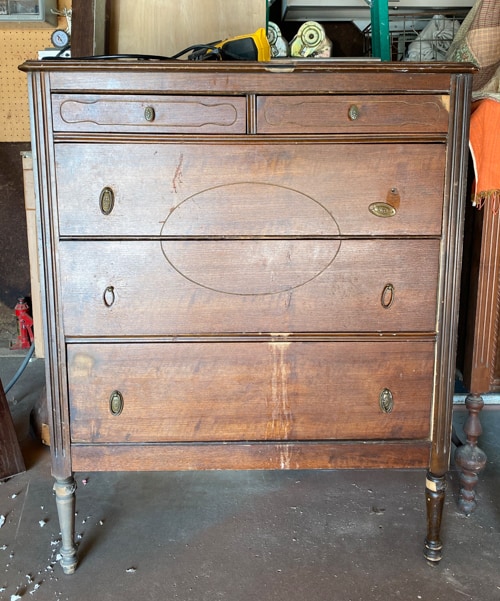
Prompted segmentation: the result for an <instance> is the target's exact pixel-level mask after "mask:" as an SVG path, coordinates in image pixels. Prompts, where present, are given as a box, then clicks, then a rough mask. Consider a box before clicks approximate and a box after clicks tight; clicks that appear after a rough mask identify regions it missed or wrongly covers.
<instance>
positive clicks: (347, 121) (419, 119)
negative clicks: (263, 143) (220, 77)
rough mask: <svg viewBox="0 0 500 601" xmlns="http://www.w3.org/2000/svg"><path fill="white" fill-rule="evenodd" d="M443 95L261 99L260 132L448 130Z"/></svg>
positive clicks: (259, 104)
mask: <svg viewBox="0 0 500 601" xmlns="http://www.w3.org/2000/svg"><path fill="white" fill-rule="evenodd" d="M447 101H448V97H447V96H446V97H443V96H430V95H421V96H408V95H406V96H399V95H390V96H385V95H384V96H377V95H376V94H373V95H372V94H370V95H366V96H365V95H363V96H296V97H294V96H259V97H258V99H257V132H258V133H265V134H271V133H301V134H321V133H357V132H363V133H388V132H395V133H398V134H399V133H401V132H412V133H415V132H425V133H430V132H434V133H445V132H446V131H448V120H449V109H448V102H447Z"/></svg>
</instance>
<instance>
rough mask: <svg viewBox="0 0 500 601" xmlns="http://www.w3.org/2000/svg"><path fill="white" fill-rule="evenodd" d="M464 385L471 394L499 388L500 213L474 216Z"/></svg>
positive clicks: (486, 207) (489, 212) (486, 211)
mask: <svg viewBox="0 0 500 601" xmlns="http://www.w3.org/2000/svg"><path fill="white" fill-rule="evenodd" d="M473 227H474V235H473V242H472V252H473V255H472V265H471V276H470V288H471V289H470V291H469V298H470V304H469V307H468V323H467V335H466V345H465V362H464V384H465V386H466V387H467V390H469V391H470V392H471V393H472V394H483V393H486V392H498V391H500V349H499V339H500V338H499V328H500V215H499V214H498V213H495V212H493V211H492V210H491V209H490V207H489V206H488V205H486V206H485V207H484V209H483V210H482V211H481V212H478V214H476V215H475V216H474V220H473Z"/></svg>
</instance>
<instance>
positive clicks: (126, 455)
mask: <svg viewBox="0 0 500 601" xmlns="http://www.w3.org/2000/svg"><path fill="white" fill-rule="evenodd" d="M23 69H25V70H26V71H28V72H29V81H30V90H31V95H32V107H33V119H34V125H35V127H34V131H35V138H34V140H33V145H34V148H35V149H36V152H35V154H36V157H38V159H37V161H36V164H37V183H38V197H39V198H38V199H39V207H38V208H39V219H40V221H41V232H42V245H41V248H42V249H43V261H42V263H43V267H44V269H43V282H44V294H45V302H46V318H47V329H48V333H49V336H48V339H47V352H46V356H47V360H48V364H49V381H48V397H49V402H50V405H51V414H50V415H51V418H52V423H51V430H52V447H51V449H52V453H53V473H54V476H55V478H56V497H57V502H58V507H59V508H60V512H61V523H62V526H61V527H62V528H64V535H63V546H64V553H63V562H62V564H63V568H64V570H65V571H66V572H68V573H69V572H71V571H73V570H74V567H75V565H76V548H75V546H74V544H73V542H72V538H71V536H72V528H73V525H72V522H71V516H70V509H69V508H70V507H71V502H72V501H73V500H74V488H73V481H72V474H73V470H74V469H85V470H87V469H97V470H106V469H120V470H121V469H134V470H136V469H147V470H149V469H152V470H156V469H235V468H236V469H301V468H302V469H309V468H315V469H321V468H367V467H371V468H374V467H377V468H382V467H387V468H402V467H425V468H427V469H428V470H429V471H428V476H427V484H426V490H427V499H428V502H427V510H428V520H427V525H428V528H427V538H426V550H425V554H426V557H427V558H428V559H429V560H431V561H439V559H440V557H441V546H442V545H441V541H440V524H441V512H442V507H443V503H444V484H443V483H444V479H445V475H446V472H447V470H448V466H449V458H450V444H451V441H450V432H451V415H452V404H453V380H454V372H455V352H456V325H457V318H458V289H459V277H460V264H461V239H462V229H461V227H462V212H463V207H464V196H465V189H464V185H463V180H464V179H465V177H464V174H465V170H466V164H467V132H468V109H469V104H470V78H471V70H470V69H469V68H468V67H466V66H463V65H462V66H460V67H459V66H457V65H444V64H436V65H433V66H429V65H418V64H416V65H415V64H411V65H406V64H405V65H404V67H402V66H401V65H396V64H394V65H392V64H376V65H375V64H373V63H368V64H363V63H359V64H357V63H349V64H346V63H338V64H335V63H331V64H330V63H315V62H314V61H312V62H311V61H298V62H297V63H296V64H295V63H289V64H283V63H279V64H272V65H262V64H256V63H248V64H247V63H245V64H235V63H227V64H211V65H210V64H187V65H180V64H178V63H170V62H165V63H160V62H155V63H151V64H144V63H142V64H141V63H137V62H130V63H128V62H123V61H121V62H119V63H110V62H100V61H96V62H94V61H93V62H92V63H90V64H89V63H84V62H78V61H65V62H64V64H49V63H44V62H37V63H28V64H26V65H25V66H24V67H23ZM193 95H197V96H198V95H199V96H198V99H197V100H196V101H195V102H194V103H193ZM207 97H208V98H209V100H206V98H207ZM89 100H91V101H92V103H94V102H95V104H94V105H93V106H92V107H90V105H89ZM201 100H202V101H201ZM354 102H355V103H356V105H355V108H356V110H351V109H353V104H354ZM111 107H112V108H111ZM172 107H173V112H171V113H169V110H170V108H172ZM190 107H191V108H192V107H195V108H194V110H193V111H192V110H191V108H190ZM214 107H218V108H216V114H218V115H219V116H218V117H217V118H218V119H220V117H221V115H222V120H221V121H220V122H219V123H217V124H214V123H213V122H212V117H211V116H210V115H211V114H212V111H213V109H214ZM220 107H223V108H222V109H221V108H220ZM311 107H314V108H311ZM395 107H397V108H398V110H394V108H395ZM101 109H102V110H101ZM228 114H231V115H233V121H230V120H227V115H228ZM151 117H154V118H153V119H151ZM156 118H158V121H156V123H155V120H156ZM235 124H236V125H235ZM195 126H196V127H195ZM235 127H236V129H235ZM208 131H209V132H210V133H207V132H208ZM57 491H59V492H57ZM69 531H71V532H69Z"/></svg>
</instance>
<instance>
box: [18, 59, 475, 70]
mask: <svg viewBox="0 0 500 601" xmlns="http://www.w3.org/2000/svg"><path fill="white" fill-rule="evenodd" d="M19 68H20V69H21V71H73V72H75V71H76V72H79V71H106V72H109V71H118V72H119V71H125V72H141V71H148V72H160V73H175V72H179V71H182V72H185V71H189V72H190V73H193V74H194V73H214V72H220V71H224V72H229V73H287V72H295V73H346V72H347V73H349V72H350V73H426V74H436V73H472V72H474V71H475V70H476V67H474V65H472V64H471V63H452V62H422V63H417V62H381V61H377V60H369V59H368V60H367V59H359V60H357V59H337V58H335V59H314V60H308V59H293V58H287V59H274V60H272V61H271V62H256V61H184V60H157V59H147V58H145V59H142V60H141V59H134V58H113V57H110V58H104V57H95V58H94V57H89V58H87V59H51V60H29V61H26V62H25V63H23V64H22V65H20V67H19Z"/></svg>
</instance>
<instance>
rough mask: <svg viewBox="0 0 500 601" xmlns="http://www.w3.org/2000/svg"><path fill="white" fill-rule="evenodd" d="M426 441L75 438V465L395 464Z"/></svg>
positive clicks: (421, 454)
mask: <svg viewBox="0 0 500 601" xmlns="http://www.w3.org/2000/svg"><path fill="white" fill-rule="evenodd" d="M429 447H430V445H429V441H427V440H416V441H412V442H411V443H408V442H406V441H397V440H396V441H390V442H387V441H384V442H372V443H367V442H366V441H362V442H360V441H348V442H322V443H321V444H318V443H316V444H312V443H307V442H303V443H297V442H284V441H283V442H280V443H273V442H268V443H265V444H261V445H255V444H251V443H250V442H248V443H244V442H243V443H238V444H232V445H228V444H227V443H210V444H209V445H207V444H206V443H201V444H195V443H187V444H175V443H172V444H169V445H158V444H150V445H148V444H141V445H127V444H119V445H117V444H113V445H111V444H104V445H97V444H91V445H84V444H75V445H73V447H72V450H71V455H72V461H73V466H74V468H75V471H114V470H120V471H122V470H123V471H141V470H142V471H163V470H188V471H189V470H212V469H213V466H214V465H217V466H218V469H228V470H250V469H252V470H254V469H259V470H279V469H325V468H326V469H352V468H359V466H360V465H362V466H363V469H371V468H379V467H380V465H381V464H382V463H383V464H384V465H390V466H391V467H392V468H398V469H407V468H409V469H414V468H423V467H425V466H426V465H428V463H429Z"/></svg>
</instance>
